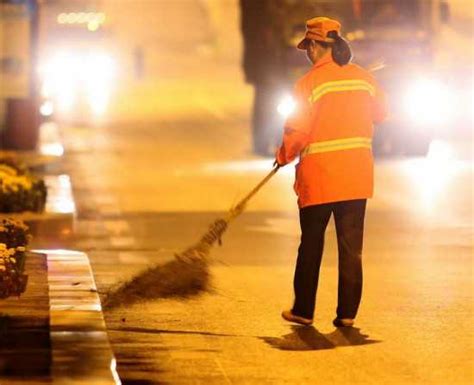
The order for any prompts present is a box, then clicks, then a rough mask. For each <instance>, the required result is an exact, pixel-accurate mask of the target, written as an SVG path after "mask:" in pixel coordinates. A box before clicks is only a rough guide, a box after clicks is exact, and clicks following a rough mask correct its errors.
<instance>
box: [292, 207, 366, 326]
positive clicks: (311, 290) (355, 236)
mask: <svg viewBox="0 0 474 385" xmlns="http://www.w3.org/2000/svg"><path fill="white" fill-rule="evenodd" d="M366 203H367V200H365V199H360V200H359V199H358V200H350V201H342V202H335V203H327V204H321V205H314V206H308V207H304V208H302V209H300V225H301V244H300V247H299V249H298V260H297V263H296V271H295V277H294V282H293V284H294V290H295V303H294V305H293V309H292V312H293V314H295V315H299V316H301V317H305V318H313V314H314V308H315V300H316V291H317V288H318V279H319V269H320V266H321V259H322V255H323V249H324V233H325V231H326V227H327V224H328V222H329V218H330V217H331V214H334V221H335V223H336V233H337V244H338V252H339V286H338V304H337V316H338V317H339V318H355V316H356V314H357V310H358V308H359V304H360V299H361V295H362V244H363V237H364V218H365V207H366Z"/></svg>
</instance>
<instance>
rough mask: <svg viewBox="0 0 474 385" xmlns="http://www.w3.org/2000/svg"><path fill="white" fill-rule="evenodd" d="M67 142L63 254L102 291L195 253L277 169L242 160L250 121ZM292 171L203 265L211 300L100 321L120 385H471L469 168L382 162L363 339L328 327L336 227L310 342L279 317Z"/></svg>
mask: <svg viewBox="0 0 474 385" xmlns="http://www.w3.org/2000/svg"><path fill="white" fill-rule="evenodd" d="M206 114H207V112H206V111H203V114H202V116H201V117H200V118H199V119H196V120H195V121H176V122H174V123H173V122H169V121H159V120H158V121H156V122H155V123H153V122H145V123H143V122H142V123H136V124H121V125H118V124H115V125H110V126H105V127H102V128H101V127H96V128H86V127H82V128H81V127H75V128H73V127H69V128H66V129H65V131H64V139H65V143H66V147H67V150H68V152H67V155H66V160H65V164H64V171H66V172H68V173H70V174H71V177H72V182H73V185H74V193H75V197H76V200H77V205H78V211H79V215H78V226H77V234H76V236H75V238H74V240H73V241H72V243H71V244H68V245H65V246H67V247H72V248H75V249H80V250H84V251H86V252H88V254H89V256H90V258H91V263H92V266H93V270H94V274H95V277H96V280H97V284H98V288H99V290H100V291H101V292H106V291H107V290H109V289H110V287H111V286H113V285H115V284H117V283H118V282H120V281H121V280H124V279H127V278H129V277H131V276H133V275H134V274H136V273H137V272H139V271H140V270H142V269H144V268H145V267H147V266H149V265H150V264H152V263H161V262H163V263H164V262H166V261H168V260H170V259H171V258H172V255H173V253H174V252H175V251H179V250H181V249H183V248H185V247H186V246H188V245H190V244H191V243H193V242H194V241H195V240H196V239H198V238H199V236H200V235H201V234H202V233H203V232H204V231H205V230H206V229H207V225H208V224H209V223H210V222H211V221H212V220H213V219H215V218H216V217H219V216H220V215H222V214H223V213H224V212H225V210H226V209H228V208H229V207H230V206H231V205H232V204H233V203H235V202H236V200H237V199H238V197H239V196H242V195H243V194H244V193H245V192H246V191H247V190H249V189H250V188H251V187H252V186H253V185H254V184H255V183H256V182H257V181H258V180H259V179H260V178H262V177H263V176H264V175H265V173H266V172H267V171H268V170H269V168H270V167H271V160H270V159H261V158H257V157H254V156H252V155H250V154H249V152H248V148H249V143H248V135H247V134H248V128H246V127H248V125H247V122H246V121H245V119H243V120H242V119H241V118H240V117H239V118H237V117H235V118H234V117H232V116H228V118H227V121H226V122H225V123H226V124H225V127H226V129H225V130H224V129H223V128H222V127H223V125H222V122H215V120H213V119H212V117H211V116H208V115H206ZM293 172H294V169H293V166H287V167H286V168H284V169H282V170H281V172H280V173H279V174H277V176H276V177H275V179H274V180H272V181H271V182H270V183H269V185H268V186H266V188H265V189H264V190H263V191H262V192H261V194H260V195H259V196H258V197H257V198H256V199H255V201H253V202H252V203H251V204H250V206H249V211H248V212H246V213H245V214H243V216H242V217H241V218H239V219H238V220H237V221H236V222H235V223H234V224H232V226H231V228H230V229H229V230H228V232H227V233H226V234H225V236H224V239H223V241H224V244H223V246H222V247H220V248H216V249H215V250H214V252H213V254H212V256H213V258H214V261H215V263H214V264H213V266H212V269H211V271H212V276H213V291H212V292H211V293H206V294H204V295H202V296H199V297H196V298H191V299H189V300H185V301H179V300H158V301H152V302H147V303H143V304H140V305H134V306H127V307H124V308H119V309H115V310H107V311H106V312H105V317H106V321H107V326H108V330H109V336H110V339H111V342H112V345H113V348H114V351H115V354H116V356H117V361H118V370H119V374H120V376H121V378H122V380H123V383H124V384H158V383H159V384H164V383H166V384H201V383H203V384H204V383H206V384H224V383H229V384H314V383H318V384H342V383H348V382H350V383H351V384H407V385H408V384H410V385H411V384H470V383H472V382H473V380H474V377H473V372H472V368H473V365H472V364H473V362H472V357H473V353H474V352H473V340H474V339H473V337H474V335H473V331H472V321H473V298H472V297H473V281H472V244H473V243H472V240H473V233H472V218H473V216H472V185H473V184H472V159H471V158H470V147H469V144H468V145H465V144H464V145H463V143H451V142H448V141H436V142H434V143H433V144H432V146H431V152H430V154H429V156H428V157H427V158H416V159H415V158H412V159H396V160H383V161H379V162H378V163H377V166H376V176H377V182H376V196H375V198H374V199H372V200H371V201H370V202H369V206H368V213H367V219H366V238H365V245H364V257H363V258H364V269H365V270H364V276H365V282H364V293H363V301H362V305H361V308H360V312H359V316H358V318H357V320H356V327H355V328H353V329H351V330H349V331H341V330H336V329H335V328H334V327H333V326H332V325H331V320H332V319H333V318H334V314H335V306H336V295H337V291H336V290H337V254H336V250H337V249H336V244H335V231H334V228H333V224H332V223H331V224H330V227H329V228H328V231H327V237H326V239H327V246H326V250H325V255H324V259H323V266H322V271H321V277H322V278H321V281H320V288H319V292H318V298H317V311H316V315H315V326H314V328H299V327H294V326H292V325H290V324H288V323H286V322H284V321H283V320H281V318H280V312H281V310H282V309H285V308H288V306H290V305H291V300H292V275H293V268H294V262H295V252H296V248H297V246H298V237H299V232H298V219H297V209H296V202H295V197H294V195H293V192H292V187H291V185H292V181H293Z"/></svg>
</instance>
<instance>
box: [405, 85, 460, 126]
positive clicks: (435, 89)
mask: <svg viewBox="0 0 474 385" xmlns="http://www.w3.org/2000/svg"><path fill="white" fill-rule="evenodd" d="M403 103H404V107H405V112H406V113H407V115H408V116H409V117H410V119H411V120H413V121H414V122H416V123H419V124H425V125H435V124H443V123H446V122H448V121H449V119H450V118H451V117H452V113H453V110H452V108H453V97H452V95H451V93H450V90H449V89H448V87H446V86H445V85H444V84H443V83H441V82H440V81H437V80H432V79H419V80H417V81H415V82H413V84H412V85H411V86H409V87H408V90H407V93H406V94H405V95H404V100H403Z"/></svg>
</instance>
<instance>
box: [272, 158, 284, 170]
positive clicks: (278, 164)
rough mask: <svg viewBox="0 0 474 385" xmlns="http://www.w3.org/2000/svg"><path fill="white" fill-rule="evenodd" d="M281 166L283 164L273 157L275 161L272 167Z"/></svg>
mask: <svg viewBox="0 0 474 385" xmlns="http://www.w3.org/2000/svg"><path fill="white" fill-rule="evenodd" d="M283 166H284V164H280V163H278V160H276V159H275V161H274V162H273V168H275V167H278V168H280V167H283Z"/></svg>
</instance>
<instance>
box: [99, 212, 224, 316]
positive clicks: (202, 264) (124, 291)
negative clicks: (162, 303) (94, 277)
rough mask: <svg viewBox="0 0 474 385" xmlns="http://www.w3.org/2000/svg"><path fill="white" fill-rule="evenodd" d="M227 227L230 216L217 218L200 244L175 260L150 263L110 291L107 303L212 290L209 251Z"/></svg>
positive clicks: (137, 300)
mask: <svg viewBox="0 0 474 385" xmlns="http://www.w3.org/2000/svg"><path fill="white" fill-rule="evenodd" d="M226 229H227V221H226V220H224V219H218V220H216V221H215V222H214V223H213V224H212V225H211V226H210V227H209V229H208V231H207V232H206V234H204V236H203V237H202V238H201V240H200V241H199V242H198V243H197V244H195V245H194V246H192V247H189V248H188V249H186V250H184V251H183V252H181V253H179V254H176V255H175V259H174V260H172V261H170V262H168V263H166V264H164V265H158V266H153V267H150V268H148V269H147V270H145V271H143V272H142V273H140V274H138V275H137V276H135V277H133V278H132V279H130V280H129V281H127V282H124V283H122V284H121V285H120V286H118V287H117V288H115V289H112V290H111V291H110V292H109V293H108V294H107V295H106V298H105V301H104V307H105V308H114V307H118V306H121V305H126V304H127V305H129V304H133V303H136V302H140V301H144V300H151V299H158V298H167V297H181V298H186V297H190V296H193V295H197V294H199V293H201V292H203V291H206V290H208V289H209V281H210V273H209V265H208V261H209V253H210V251H211V248H212V246H213V244H214V243H216V242H217V241H220V238H221V237H222V234H223V233H224V231H225V230H226Z"/></svg>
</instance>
